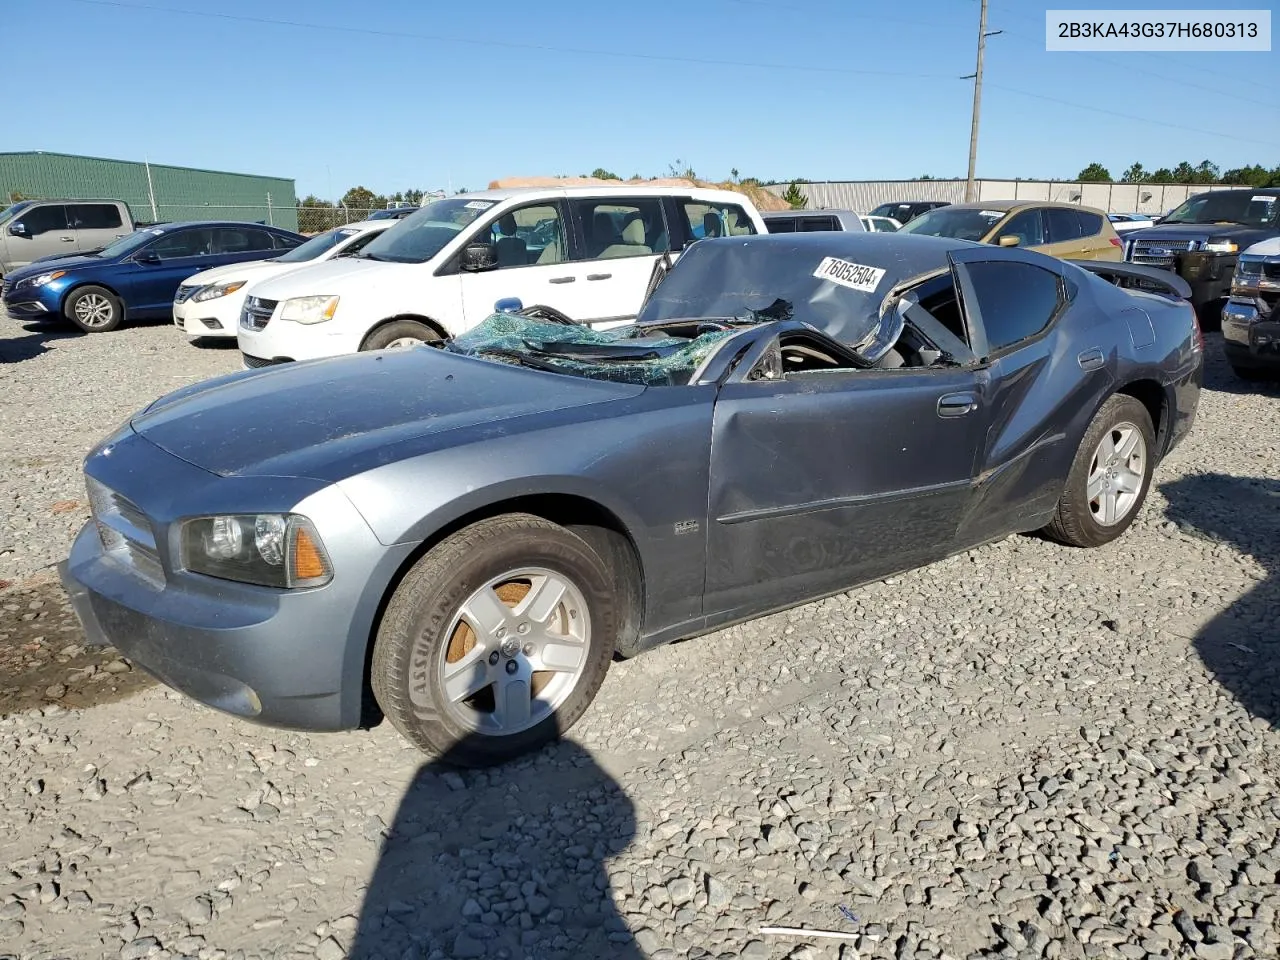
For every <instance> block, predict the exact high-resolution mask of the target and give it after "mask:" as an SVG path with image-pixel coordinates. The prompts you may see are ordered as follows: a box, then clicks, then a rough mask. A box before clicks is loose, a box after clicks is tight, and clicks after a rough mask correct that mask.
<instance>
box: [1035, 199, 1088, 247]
mask: <svg viewBox="0 0 1280 960" xmlns="http://www.w3.org/2000/svg"><path fill="white" fill-rule="evenodd" d="M1044 218H1045V222H1046V227H1047V228H1048V231H1049V242H1050V243H1064V242H1066V241H1068V240H1079V239H1080V236H1081V234H1080V218H1079V216H1078V215H1077V214H1076V212H1075V211H1074V210H1068V209H1066V208H1065V207H1048V208H1046V209H1045V211H1044Z"/></svg>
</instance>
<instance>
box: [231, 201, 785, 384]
mask: <svg viewBox="0 0 1280 960" xmlns="http://www.w3.org/2000/svg"><path fill="white" fill-rule="evenodd" d="M764 232H765V227H764V223H763V221H762V220H761V218H760V214H759V212H758V211H757V210H756V209H755V207H754V206H753V205H752V204H751V201H750V200H748V199H747V198H746V197H745V196H743V195H742V194H739V193H734V192H731V191H725V190H702V189H697V188H687V189H682V188H677V187H635V186H619V187H562V188H555V187H551V188H544V187H537V188H526V189H508V190H490V191H486V192H483V193H471V194H462V195H459V196H456V197H448V198H445V199H441V200H436V201H434V202H433V203H431V204H429V205H427V206H425V207H423V208H422V209H421V210H419V211H417V212H416V213H414V214H412V215H411V216H409V217H406V218H405V219H404V220H402V221H400V222H399V223H398V224H397V225H396V226H395V227H394V228H393V229H391V230H388V231H387V232H386V233H383V234H381V235H380V236H378V237H377V238H376V239H375V240H373V241H371V242H370V243H369V244H368V245H367V246H365V247H364V249H362V250H361V251H360V252H359V253H357V254H356V255H354V256H352V257H343V258H341V259H337V260H332V261H328V262H325V263H318V264H315V265H314V266H303V267H300V268H299V269H297V270H293V271H291V272H289V273H288V274H287V275H285V276H282V277H278V278H275V279H271V280H266V281H264V282H263V283H261V284H256V285H255V286H254V289H253V290H252V291H251V294H250V296H248V297H247V298H246V300H245V304H244V309H243V311H242V312H241V314H240V329H239V345H240V350H241V352H242V354H243V359H244V364H245V366H246V367H261V366H266V365H268V364H273V363H284V362H288V361H291V360H310V359H315V358H318V357H331V356H337V355H340V354H346V353H355V352H357V351H360V350H380V349H383V348H386V347H402V346H411V345H413V344H417V343H421V342H423V341H430V340H437V339H441V338H447V337H451V336H453V335H455V334H458V333H461V332H462V331H464V330H468V329H470V328H471V327H474V326H475V325H476V324H478V323H479V322H480V321H482V320H484V319H485V318H486V317H488V316H489V315H491V314H492V313H493V312H494V311H495V309H496V304H497V303H498V302H499V301H501V300H508V299H513V298H514V299H518V300H520V301H521V302H522V303H523V305H524V306H526V307H528V306H533V305H534V304H538V305H542V306H548V307H552V308H554V309H556V310H559V311H560V312H561V313H564V314H566V315H568V316H569V317H572V318H573V319H575V320H577V321H579V322H581V323H591V324H599V325H607V324H609V323H617V322H622V321H625V320H627V319H629V318H631V317H633V316H634V315H635V314H636V312H637V311H638V310H639V308H640V304H641V301H642V300H643V298H644V293H645V288H646V286H647V285H648V282H649V278H650V276H651V274H652V272H653V268H654V264H655V263H656V261H657V260H658V259H659V258H660V257H661V256H663V255H664V254H666V255H668V256H670V257H673V258H674V257H676V256H678V255H679V253H680V251H681V250H683V249H684V248H685V247H686V246H688V245H689V244H690V243H692V242H694V241H695V240H699V239H701V238H703V237H717V236H733V235H737V234H757V233H764Z"/></svg>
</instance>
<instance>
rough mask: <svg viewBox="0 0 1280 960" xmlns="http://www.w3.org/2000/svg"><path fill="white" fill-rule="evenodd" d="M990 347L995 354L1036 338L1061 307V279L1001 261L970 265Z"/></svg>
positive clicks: (1021, 264) (1021, 265)
mask: <svg viewBox="0 0 1280 960" xmlns="http://www.w3.org/2000/svg"><path fill="white" fill-rule="evenodd" d="M966 269H967V270H968V273H969V279H970V281H971V282H972V284H973V292H974V295H975V296H976V297H977V298H978V310H979V311H980V312H981V313H982V325H983V327H984V328H985V330H986V333H987V346H988V348H989V349H990V351H991V352H992V353H995V352H997V351H999V350H1003V349H1005V348H1006V347H1011V346H1013V345H1014V344H1016V343H1020V342H1021V341H1023V340H1026V339H1027V338H1029V337H1034V336H1035V335H1036V334H1038V333H1039V332H1040V331H1041V330H1043V329H1044V328H1045V327H1047V326H1048V325H1049V322H1050V321H1051V320H1052V319H1053V315H1054V313H1055V312H1056V310H1057V308H1058V302H1059V296H1060V291H1059V286H1058V276H1057V274H1055V273H1051V272H1050V271H1048V270H1045V269H1044V268H1042V267H1037V266H1033V265H1032V264H1029V263H1011V262H1007V261H1001V260H989V261H980V262H976V263H970V264H967V266H966Z"/></svg>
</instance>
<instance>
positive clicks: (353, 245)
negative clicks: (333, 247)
mask: <svg viewBox="0 0 1280 960" xmlns="http://www.w3.org/2000/svg"><path fill="white" fill-rule="evenodd" d="M377 235H378V231H376V230H370V231H368V232H367V233H362V234H361V235H360V236H358V237H356V238H355V239H354V240H352V241H351V242H350V243H349V244H347V245H346V246H345V247H343V248H342V253H343V255H344V256H349V255H351V254H353V253H356V252H357V251H359V250H363V249H364V246H365V244H367V243H368V242H369V241H370V240H372V239H373V238H374V237H376V236H377Z"/></svg>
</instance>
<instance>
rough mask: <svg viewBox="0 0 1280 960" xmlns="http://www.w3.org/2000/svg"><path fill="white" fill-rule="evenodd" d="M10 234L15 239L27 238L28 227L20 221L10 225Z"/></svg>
mask: <svg viewBox="0 0 1280 960" xmlns="http://www.w3.org/2000/svg"><path fill="white" fill-rule="evenodd" d="M9 232H10V233H11V234H13V235H14V236H15V237H25V236H26V235H27V225H26V224H25V223H23V222H22V221H21V220H19V221H18V222H17V223H11V224H9Z"/></svg>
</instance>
